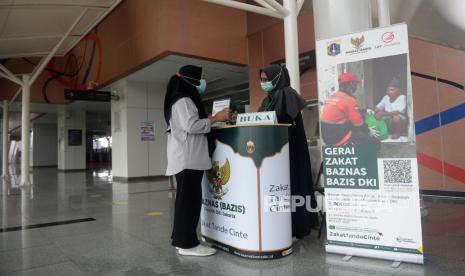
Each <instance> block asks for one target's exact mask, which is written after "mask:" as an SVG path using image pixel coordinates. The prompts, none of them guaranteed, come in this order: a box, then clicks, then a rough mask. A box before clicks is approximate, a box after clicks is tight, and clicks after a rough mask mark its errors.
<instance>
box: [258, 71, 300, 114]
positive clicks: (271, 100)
mask: <svg viewBox="0 0 465 276" xmlns="http://www.w3.org/2000/svg"><path fill="white" fill-rule="evenodd" d="M262 72H264V73H265V74H266V77H267V78H268V80H271V81H272V84H273V86H274V88H273V90H271V91H270V92H268V97H266V98H265V99H264V100H263V102H262V105H261V106H260V108H259V111H272V110H275V111H276V113H277V116H278V117H281V116H282V115H283V114H287V115H288V116H289V117H290V118H291V119H292V120H294V119H295V118H296V117H297V115H298V114H299V113H300V111H301V110H302V109H303V108H304V107H305V100H304V99H303V98H302V96H300V95H299V94H298V93H297V91H295V90H294V89H293V88H292V87H291V79H290V77H289V72H288V71H287V68H286V67H284V66H280V65H278V64H272V65H270V66H267V67H264V68H262V69H260V74H261V73H262ZM283 101H285V105H283Z"/></svg>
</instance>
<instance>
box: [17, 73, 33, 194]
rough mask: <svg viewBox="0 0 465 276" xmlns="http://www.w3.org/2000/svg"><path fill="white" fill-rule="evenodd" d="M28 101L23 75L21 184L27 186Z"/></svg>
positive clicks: (28, 84) (28, 144)
mask: <svg viewBox="0 0 465 276" xmlns="http://www.w3.org/2000/svg"><path fill="white" fill-rule="evenodd" d="M30 103H31V85H30V82H29V75H27V74H25V75H23V93H22V113H21V184H20V185H21V186H25V187H26V186H29V185H30V184H31V182H30V179H29V166H30V163H29V162H30V161H29V159H30V158H29V157H30V156H29V154H30V142H29V138H30V133H29V125H30V115H29V111H30Z"/></svg>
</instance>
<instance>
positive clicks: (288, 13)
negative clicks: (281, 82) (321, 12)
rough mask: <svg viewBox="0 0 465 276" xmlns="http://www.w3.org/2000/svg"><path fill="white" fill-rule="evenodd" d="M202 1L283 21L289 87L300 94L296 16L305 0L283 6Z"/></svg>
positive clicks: (262, 1)
mask: <svg viewBox="0 0 465 276" xmlns="http://www.w3.org/2000/svg"><path fill="white" fill-rule="evenodd" d="M203 1H205V2H209V3H214V4H218V5H223V6H227V7H231V8H236V9H240V10H244V11H248V12H254V13H258V14H262V15H266V16H272V17H276V18H280V19H283V20H284V42H285V53H286V67H287V69H288V70H289V75H290V77H291V86H292V87H293V88H294V89H295V90H296V91H297V92H298V93H299V94H300V74H299V44H298V30H297V16H298V15H299V12H300V10H301V8H302V6H303V4H304V1H305V0H283V5H281V4H280V3H278V2H277V1H276V0H254V1H255V3H257V4H259V5H260V6H256V5H251V4H246V3H242V2H237V1H234V0H203Z"/></svg>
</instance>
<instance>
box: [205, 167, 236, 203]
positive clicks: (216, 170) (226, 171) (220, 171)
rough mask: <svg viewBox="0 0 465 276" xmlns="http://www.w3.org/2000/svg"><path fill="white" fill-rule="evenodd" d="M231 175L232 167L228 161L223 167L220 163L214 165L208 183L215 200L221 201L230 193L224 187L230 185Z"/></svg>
mask: <svg viewBox="0 0 465 276" xmlns="http://www.w3.org/2000/svg"><path fill="white" fill-rule="evenodd" d="M230 175H231V167H230V165H229V160H228V159H226V161H225V162H224V164H223V166H221V167H220V164H219V162H218V161H215V162H214V163H213V168H212V169H211V170H210V171H209V172H208V182H209V183H210V192H211V193H212V194H213V197H214V198H216V199H221V198H222V197H223V196H224V195H225V194H226V193H227V192H228V189H227V188H225V187H224V186H225V185H226V184H228V181H229V177H230Z"/></svg>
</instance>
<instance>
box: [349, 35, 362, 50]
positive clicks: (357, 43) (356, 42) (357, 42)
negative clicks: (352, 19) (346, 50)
mask: <svg viewBox="0 0 465 276" xmlns="http://www.w3.org/2000/svg"><path fill="white" fill-rule="evenodd" d="M364 42H365V36H363V35H362V36H361V37H352V38H351V39H350V43H352V46H354V48H355V49H357V50H359V49H360V48H362V46H363V43H364Z"/></svg>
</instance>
